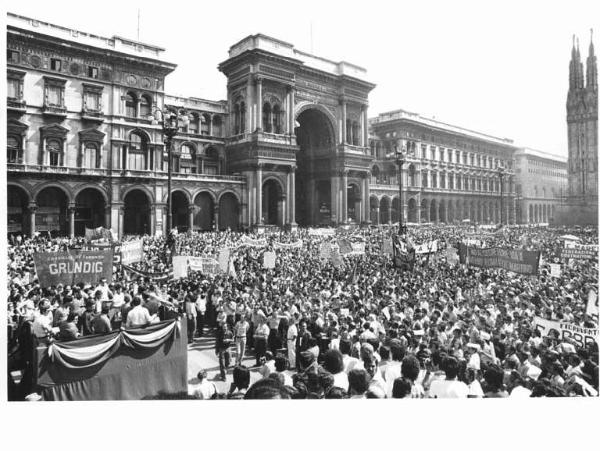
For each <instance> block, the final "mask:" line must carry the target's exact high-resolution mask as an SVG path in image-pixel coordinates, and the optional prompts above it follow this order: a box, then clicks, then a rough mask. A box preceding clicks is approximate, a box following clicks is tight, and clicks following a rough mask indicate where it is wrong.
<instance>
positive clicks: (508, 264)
mask: <svg viewBox="0 0 600 451" xmlns="http://www.w3.org/2000/svg"><path fill="white" fill-rule="evenodd" d="M539 260H540V251H524V250H521V249H500V248H497V247H491V248H488V249H478V248H472V247H468V248H467V262H468V264H469V265H471V266H478V267H481V268H500V269H505V270H507V271H512V272H516V273H519V274H531V275H537V273H538V265H539Z"/></svg>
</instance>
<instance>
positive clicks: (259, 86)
mask: <svg viewBox="0 0 600 451" xmlns="http://www.w3.org/2000/svg"><path fill="white" fill-rule="evenodd" d="M254 79H255V80H256V131H259V132H261V131H262V77H261V76H259V75H256V76H255V77H254Z"/></svg>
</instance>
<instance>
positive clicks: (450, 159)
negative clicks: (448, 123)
mask: <svg viewBox="0 0 600 451" xmlns="http://www.w3.org/2000/svg"><path fill="white" fill-rule="evenodd" d="M448 163H452V149H448Z"/></svg>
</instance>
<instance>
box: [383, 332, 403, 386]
mask: <svg viewBox="0 0 600 451" xmlns="http://www.w3.org/2000/svg"><path fill="white" fill-rule="evenodd" d="M389 347H390V354H391V356H392V360H391V361H390V362H389V363H388V364H387V365H386V367H385V372H384V373H383V378H384V379H385V385H386V396H387V397H388V398H391V397H392V391H393V389H394V381H395V380H396V379H397V378H399V377H400V376H401V375H402V359H403V358H404V355H405V354H406V350H405V349H404V346H402V343H401V342H400V340H398V339H396V338H394V339H392V340H390V344H389Z"/></svg>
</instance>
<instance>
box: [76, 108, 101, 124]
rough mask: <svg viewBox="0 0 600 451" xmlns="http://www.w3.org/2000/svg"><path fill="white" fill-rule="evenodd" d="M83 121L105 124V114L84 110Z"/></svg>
mask: <svg viewBox="0 0 600 451" xmlns="http://www.w3.org/2000/svg"><path fill="white" fill-rule="evenodd" d="M81 119H82V120H84V121H89V122H96V123H100V124H101V123H102V122H104V113H103V112H102V111H96V110H85V109H84V110H82V111H81Z"/></svg>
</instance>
